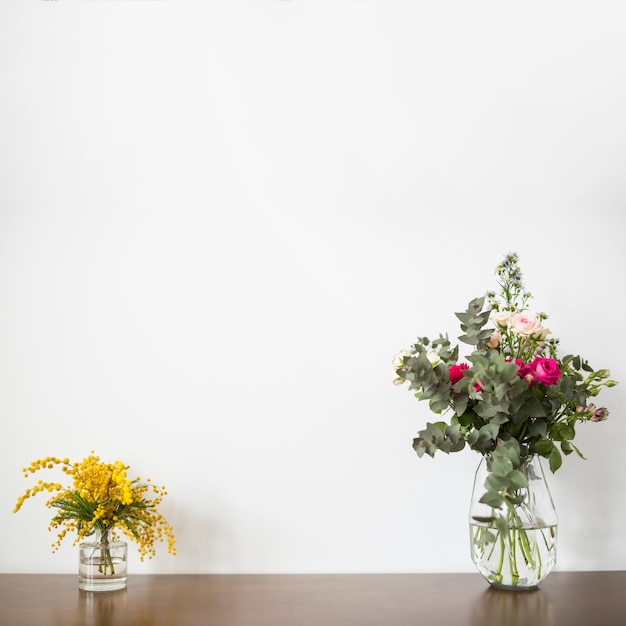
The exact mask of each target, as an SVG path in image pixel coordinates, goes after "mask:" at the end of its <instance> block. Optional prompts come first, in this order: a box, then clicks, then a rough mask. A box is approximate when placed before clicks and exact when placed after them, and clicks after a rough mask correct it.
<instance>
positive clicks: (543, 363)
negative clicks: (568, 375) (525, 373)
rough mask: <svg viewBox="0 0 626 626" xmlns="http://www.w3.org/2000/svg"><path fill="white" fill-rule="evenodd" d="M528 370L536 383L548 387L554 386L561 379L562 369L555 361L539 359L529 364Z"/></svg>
mask: <svg viewBox="0 0 626 626" xmlns="http://www.w3.org/2000/svg"><path fill="white" fill-rule="evenodd" d="M528 369H529V372H530V374H532V377H533V379H534V381H535V382H538V383H541V384H542V385H546V387H548V386H550V385H554V384H556V383H557V382H558V380H559V378H561V369H560V368H559V364H558V363H557V362H556V361H555V360H554V359H543V358H541V357H537V358H536V359H533V361H532V362H531V363H529V364H528Z"/></svg>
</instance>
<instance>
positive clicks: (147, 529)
mask: <svg viewBox="0 0 626 626" xmlns="http://www.w3.org/2000/svg"><path fill="white" fill-rule="evenodd" d="M55 466H61V470H62V472H63V473H65V474H66V475H67V476H68V477H70V478H71V480H72V485H71V486H70V487H63V486H62V485H61V484H60V483H58V482H44V481H42V480H40V481H39V482H38V483H37V484H36V485H35V486H34V487H32V488H29V489H27V490H26V492H25V493H24V495H22V496H20V497H19V498H18V500H17V504H16V505H15V508H14V510H13V512H14V513H16V512H17V511H19V510H20V509H21V508H22V505H23V504H24V502H25V501H26V499H28V498H30V497H32V496H35V495H36V494H37V493H39V492H42V491H47V492H49V493H54V492H56V493H55V495H53V496H52V497H51V498H50V499H49V500H48V501H47V502H46V506H47V507H48V508H53V509H56V510H57V513H56V515H55V516H54V517H53V518H52V521H51V522H50V526H49V530H52V529H60V532H59V533H58V536H57V540H56V542H55V543H54V544H52V547H53V551H56V550H58V548H59V547H60V545H61V542H62V540H63V539H64V537H65V536H66V534H67V533H68V532H70V531H76V534H77V537H76V540H75V541H74V544H76V543H78V542H79V541H80V540H81V539H84V538H86V537H90V536H92V535H95V536H96V538H97V541H98V542H99V543H102V544H103V546H104V547H103V553H104V559H103V563H102V565H101V567H102V568H103V571H102V570H101V573H103V574H107V573H110V574H114V573H115V571H114V569H113V560H112V559H111V558H110V551H109V550H108V545H109V544H110V543H111V542H112V541H115V540H116V539H117V532H116V531H118V530H119V531H121V533H122V534H124V535H126V536H127V537H128V538H129V539H132V540H134V541H136V542H137V543H138V545H139V553H140V558H141V560H142V561H143V560H144V557H146V556H147V557H148V558H152V557H153V556H154V555H155V554H156V550H155V547H154V544H155V542H156V541H157V540H159V541H166V542H167V551H168V552H169V553H170V554H176V547H175V538H174V531H173V528H172V527H171V526H170V525H169V524H168V523H167V522H166V520H165V518H164V517H163V516H162V515H161V514H160V513H159V512H158V511H157V507H158V505H159V504H161V501H162V500H163V497H164V496H165V495H166V494H167V492H166V491H165V487H158V486H157V485H153V484H151V483H150V479H148V480H147V482H145V483H143V482H140V478H139V477H138V478H135V479H133V480H130V479H128V478H127V470H128V469H129V466H128V465H124V463H122V462H121V461H116V462H115V463H103V462H101V461H100V457H98V456H94V453H93V451H92V453H91V455H90V456H88V457H87V458H85V459H83V460H82V461H81V462H80V463H71V462H70V460H69V459H67V458H65V459H58V458H56V457H46V458H45V459H38V460H37V461H33V462H32V463H31V464H30V465H29V466H28V467H25V468H24V469H23V472H24V476H25V477H26V478H28V476H29V474H34V473H35V472H37V471H39V470H42V469H53V468H54V467H55ZM107 554H108V555H109V558H107V556H106V555H107ZM107 570H108V572H107Z"/></svg>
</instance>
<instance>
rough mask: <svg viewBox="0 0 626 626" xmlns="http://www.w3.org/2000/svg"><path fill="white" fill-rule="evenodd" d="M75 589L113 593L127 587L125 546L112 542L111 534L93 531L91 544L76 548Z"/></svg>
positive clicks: (121, 542) (123, 542) (124, 544)
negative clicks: (76, 570)
mask: <svg viewBox="0 0 626 626" xmlns="http://www.w3.org/2000/svg"><path fill="white" fill-rule="evenodd" d="M78 550H79V563H78V588H79V589H82V590H84V591H116V590H118V589H125V588H126V577H127V563H128V561H127V554H128V544H127V543H126V542H125V541H114V540H112V539H111V535H110V531H108V530H107V531H104V532H96V537H95V539H94V541H93V542H84V543H81V544H80V545H79V546H78Z"/></svg>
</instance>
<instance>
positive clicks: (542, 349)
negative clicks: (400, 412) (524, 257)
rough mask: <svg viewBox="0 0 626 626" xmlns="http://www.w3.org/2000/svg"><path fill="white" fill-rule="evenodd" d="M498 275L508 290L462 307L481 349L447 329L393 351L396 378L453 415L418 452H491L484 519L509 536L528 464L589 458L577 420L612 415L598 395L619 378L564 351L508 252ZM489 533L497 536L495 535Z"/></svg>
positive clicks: (471, 338) (427, 433) (430, 428)
mask: <svg viewBox="0 0 626 626" xmlns="http://www.w3.org/2000/svg"><path fill="white" fill-rule="evenodd" d="M496 273H497V277H498V279H497V282H498V285H499V292H498V293H496V292H493V291H491V292H488V293H487V294H486V296H485V297H480V298H476V299H474V300H472V301H471V302H470V303H469V305H468V308H467V311H465V312H463V313H457V314H456V316H457V318H458V319H459V321H460V322H461V330H462V331H463V334H462V335H461V336H460V337H459V340H460V341H461V342H463V343H465V344H467V345H469V346H471V347H472V350H471V352H470V354H468V355H467V356H466V362H460V361H459V347H458V346H453V345H452V344H451V343H450V341H449V339H448V336H447V335H445V336H444V335H441V334H440V335H439V337H438V338H437V339H435V340H433V341H431V340H430V339H428V338H427V337H423V338H419V339H417V341H416V343H415V344H414V345H413V346H412V348H411V349H410V350H402V351H401V352H399V353H398V354H397V355H396V356H395V357H394V359H393V382H394V384H396V385H402V386H406V387H408V389H409V390H411V391H413V392H414V394H415V397H416V398H418V399H419V400H425V401H428V403H429V406H430V409H431V411H432V412H433V413H435V414H442V413H444V412H446V413H448V414H449V415H450V417H449V419H448V420H447V421H443V420H440V421H435V422H433V423H427V424H426V428H425V429H423V430H421V431H419V432H418V436H417V437H416V438H415V439H414V441H413V447H414V449H415V451H416V452H417V455H418V456H419V457H422V456H423V455H424V454H428V455H430V456H431V457H432V456H434V454H435V452H436V451H437V450H441V451H442V452H446V453H449V452H457V451H460V450H462V449H463V448H465V446H469V447H470V448H471V449H472V450H475V451H477V452H479V453H480V454H481V455H483V456H484V457H485V458H486V460H487V461H488V469H489V477H488V478H487V480H486V483H485V493H484V495H483V496H482V497H481V500H480V502H481V503H482V504H484V505H487V506H488V507H491V509H492V513H491V515H490V516H488V517H487V518H485V519H483V520H482V521H486V522H488V525H489V526H490V527H491V528H492V529H494V528H495V529H498V530H499V531H501V532H502V533H504V532H505V531H506V530H507V529H508V528H510V526H511V524H512V525H513V526H515V525H516V524H517V525H518V526H520V525H521V524H522V522H521V519H520V518H519V514H518V511H517V509H516V508H515V507H517V506H518V505H519V503H520V502H519V501H520V498H521V497H522V496H521V490H523V489H525V488H527V487H528V483H527V478H526V477H525V476H524V474H523V472H522V470H523V469H524V466H525V463H526V462H527V461H528V460H529V459H531V458H534V457H536V456H539V457H544V458H546V459H548V461H549V465H550V469H551V470H552V471H553V472H555V471H556V470H557V469H558V468H559V467H560V466H561V463H562V459H563V455H569V454H571V453H572V452H575V453H577V454H578V455H579V456H581V457H582V454H581V452H580V451H579V450H578V448H577V447H576V446H575V445H574V443H573V440H574V438H575V435H576V430H575V427H576V425H577V423H578V422H587V421H591V422H600V421H603V420H605V419H606V418H607V417H608V414H609V412H608V410H607V409H606V408H605V407H598V406H596V404H595V403H594V402H591V401H590V399H592V398H594V397H595V396H597V395H598V393H599V392H600V390H601V388H602V387H612V386H614V385H616V384H617V383H616V382H615V381H614V380H611V379H610V372H609V371H608V370H606V369H600V370H594V369H593V368H591V367H590V365H589V364H588V362H587V361H586V360H584V359H583V358H582V357H580V356H574V355H568V356H564V357H562V358H560V357H559V356H558V354H557V352H558V346H559V340H558V339H555V338H553V337H552V336H551V335H552V333H551V331H550V330H549V329H548V328H547V327H546V326H545V324H544V323H545V321H546V319H547V315H546V314H545V313H539V314H537V315H532V314H531V313H529V312H528V310H527V305H528V301H529V299H530V297H531V294H530V293H529V292H527V291H526V290H525V288H524V285H523V282H522V275H521V272H520V268H519V258H518V256H517V255H516V254H509V255H507V256H506V257H505V259H504V261H503V262H502V263H501V264H500V265H499V266H498V267H497V268H496ZM485 305H486V306H485ZM501 511H506V514H501ZM482 539H483V541H487V542H488V541H489V540H495V537H494V534H493V533H491V532H490V533H487V534H485V535H484V536H483V537H482ZM509 539H510V538H509ZM522 539H523V536H522ZM522 543H524V541H522ZM525 557H528V551H527V550H526V554H525ZM501 565H502V564H501V563H500V568H501Z"/></svg>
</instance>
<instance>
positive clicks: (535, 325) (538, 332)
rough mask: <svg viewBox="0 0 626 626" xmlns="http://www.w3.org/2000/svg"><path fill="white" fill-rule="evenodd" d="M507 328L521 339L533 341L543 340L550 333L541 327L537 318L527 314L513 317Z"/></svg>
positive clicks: (518, 314)
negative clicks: (529, 338) (530, 338)
mask: <svg viewBox="0 0 626 626" xmlns="http://www.w3.org/2000/svg"><path fill="white" fill-rule="evenodd" d="M509 328H510V329H511V330H512V331H513V332H515V333H517V334H518V335H522V337H532V338H533V339H545V338H546V336H547V334H548V333H549V332H550V331H549V330H548V329H547V328H544V327H543V324H542V323H541V320H540V319H539V318H537V317H535V316H534V315H529V314H528V313H517V314H515V315H513V316H512V317H511V319H510V321H509Z"/></svg>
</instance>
